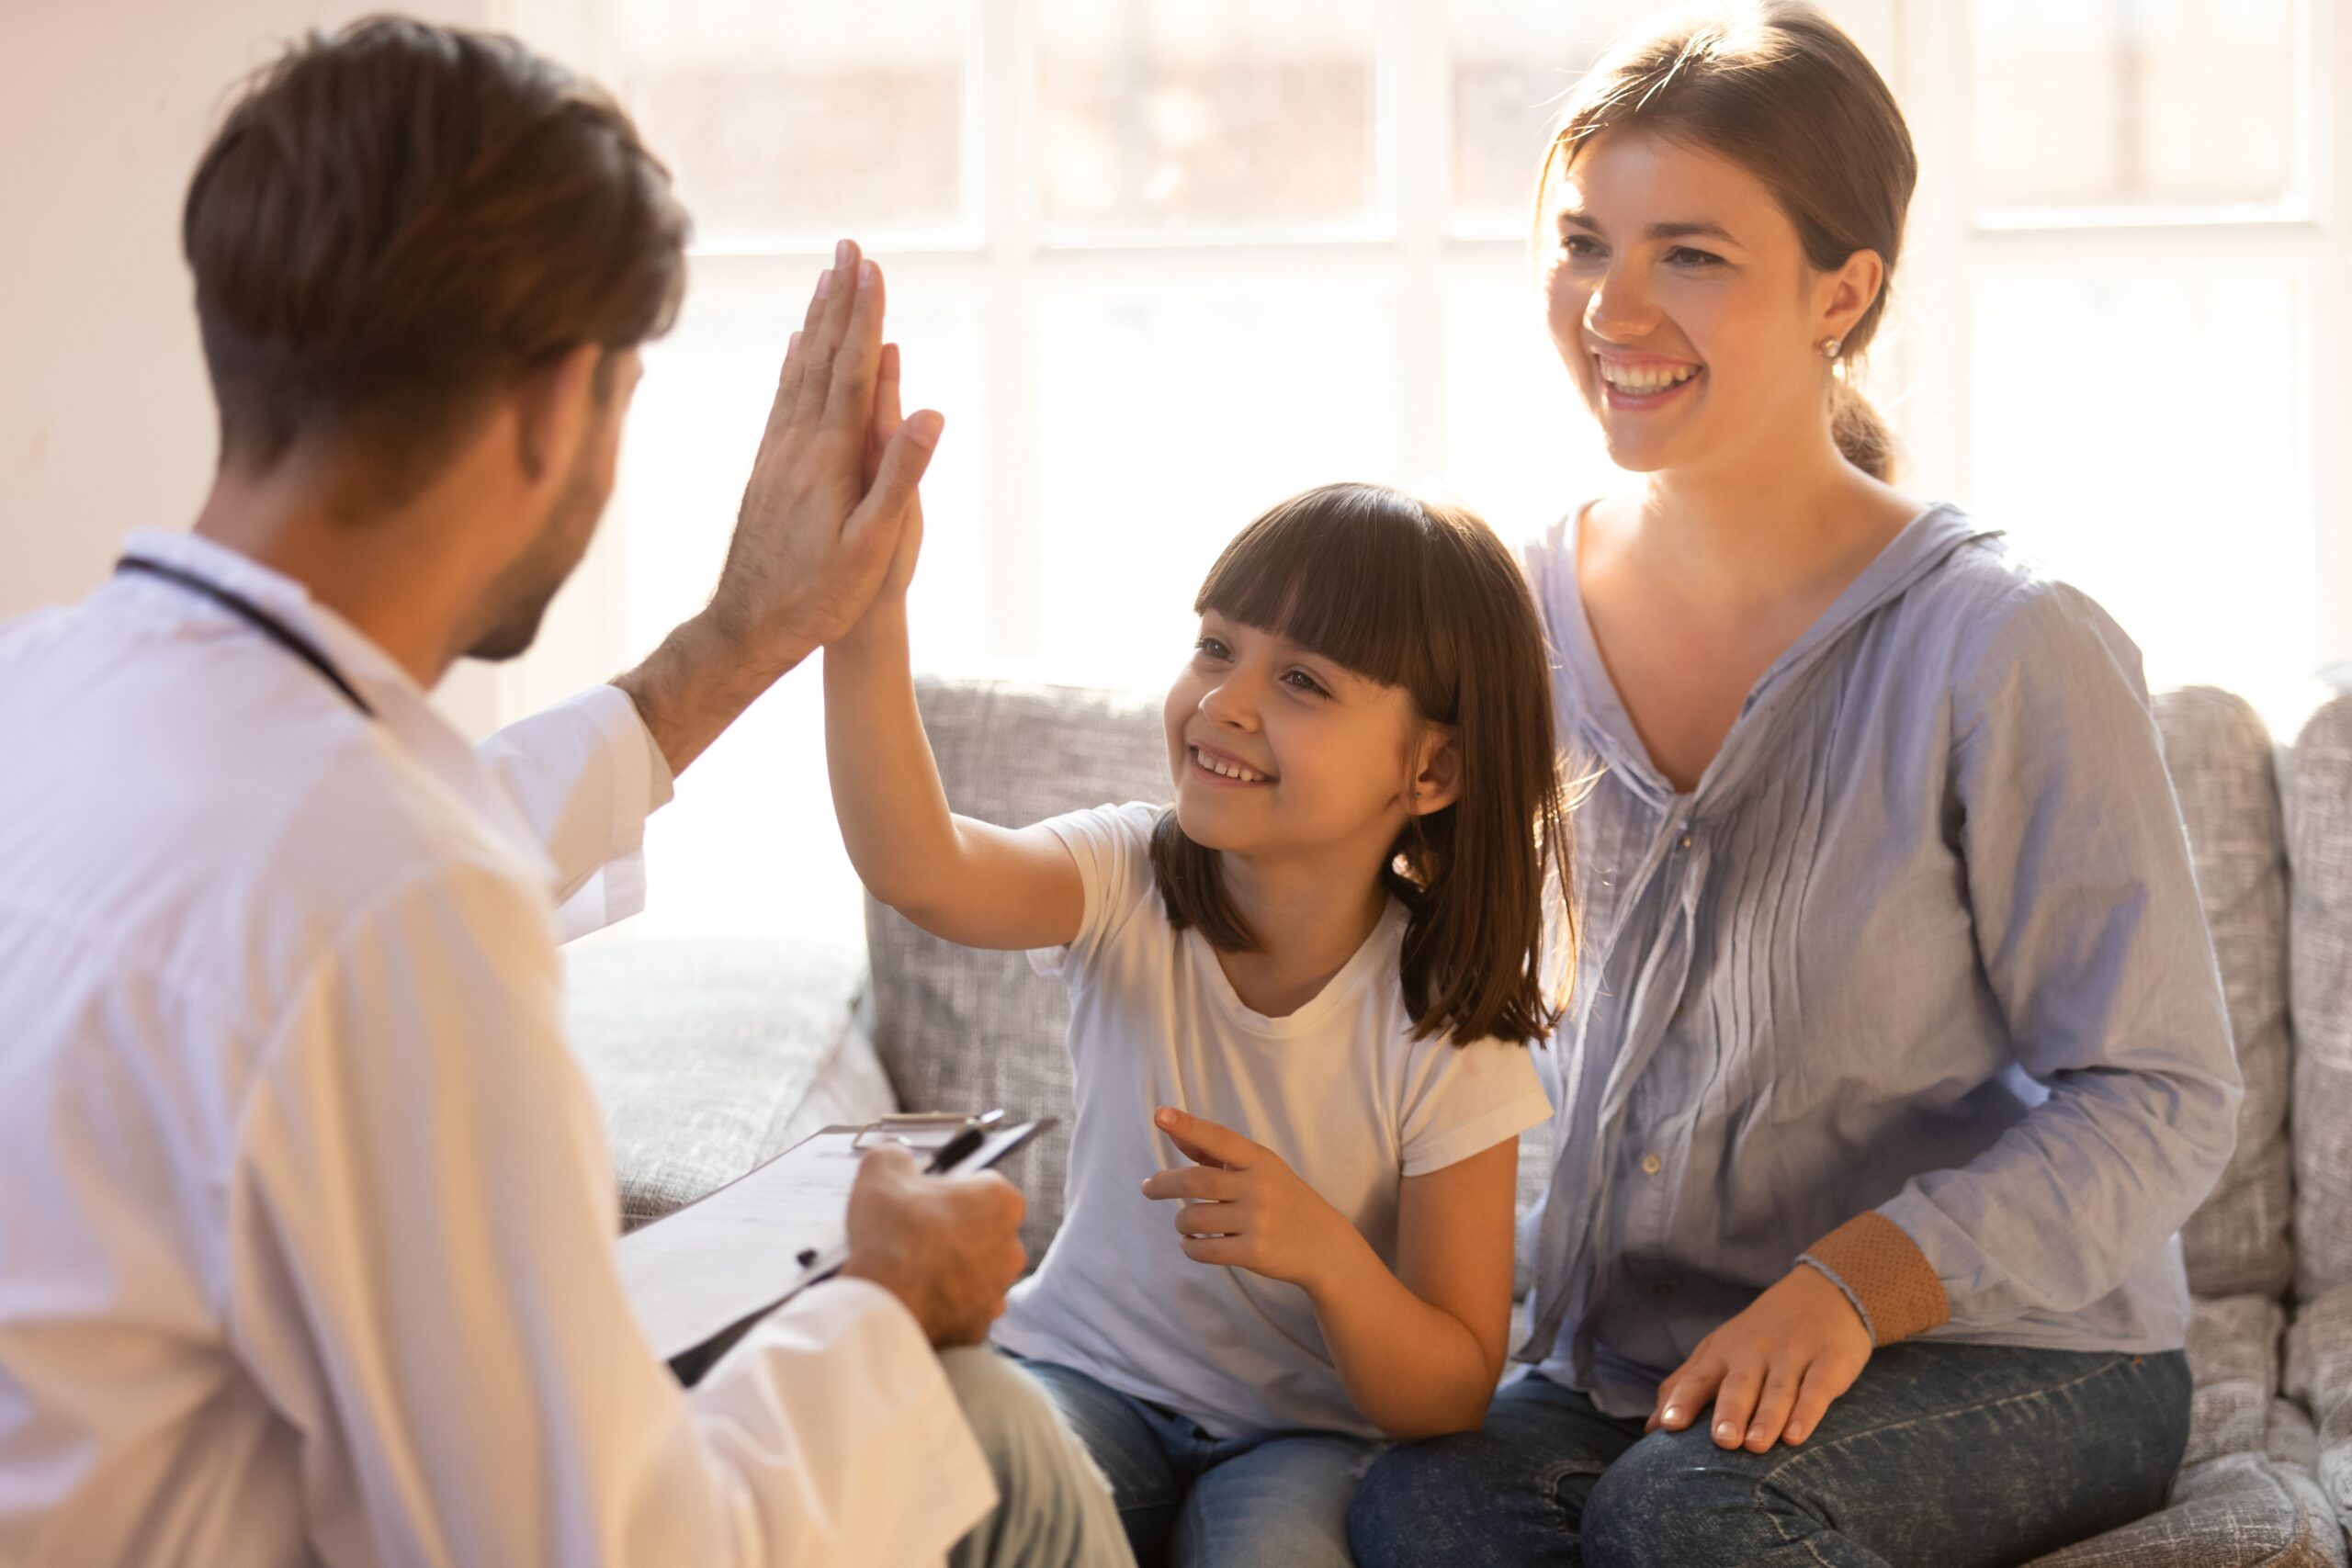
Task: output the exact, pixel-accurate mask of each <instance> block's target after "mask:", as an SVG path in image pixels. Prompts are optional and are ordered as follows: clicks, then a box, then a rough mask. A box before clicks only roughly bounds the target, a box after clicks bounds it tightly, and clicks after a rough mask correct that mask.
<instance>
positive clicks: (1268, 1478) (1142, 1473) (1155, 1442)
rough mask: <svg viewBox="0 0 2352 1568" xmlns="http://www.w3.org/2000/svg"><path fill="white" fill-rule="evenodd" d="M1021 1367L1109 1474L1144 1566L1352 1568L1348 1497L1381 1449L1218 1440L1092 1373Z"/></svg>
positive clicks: (1323, 1435)
mask: <svg viewBox="0 0 2352 1568" xmlns="http://www.w3.org/2000/svg"><path fill="white" fill-rule="evenodd" d="M1020 1364H1021V1366H1022V1368H1023V1370H1024V1371H1027V1372H1028V1373H1029V1375H1030V1376H1032V1377H1034V1378H1035V1379H1036V1380H1037V1382H1040V1383H1042V1384H1043V1385H1045V1389H1046V1393H1047V1394H1048V1395H1049V1396H1051V1398H1052V1399H1053V1402H1054V1404H1055V1405H1056V1407H1057V1408H1058V1409H1059V1410H1060V1411H1061V1414H1062V1419H1063V1420H1065V1421H1067V1422H1068V1423H1069V1426H1070V1427H1071V1429H1072V1430H1074V1431H1075V1432H1077V1434H1078V1437H1079V1440H1080V1441H1081V1442H1083V1443H1084V1444H1085V1445H1086V1447H1087V1450H1088V1451H1089V1452H1090V1453H1091V1454H1092V1455H1093V1456H1094V1462H1095V1463H1096V1464H1097V1465H1099V1466H1101V1467H1102V1470H1103V1475H1104V1477H1105V1478H1106V1479H1108V1480H1109V1482H1110V1483H1111V1495H1112V1497H1113V1499H1114V1501H1115V1502H1116V1503H1117V1505H1118V1508H1119V1518H1120V1522H1121V1523H1123V1524H1124V1525H1125V1526H1126V1531H1127V1541H1128V1543H1129V1544H1130V1545H1132V1546H1133V1547H1134V1548H1135V1553H1136V1562H1138V1563H1139V1564H1141V1565H1142V1568H1159V1565H1160V1564H1163V1563H1165V1564H1168V1565H1169V1568H1350V1563H1349V1557H1348V1499H1349V1498H1350V1497H1351V1495H1353V1494H1354V1492H1355V1489H1356V1479H1357V1477H1359V1476H1361V1475H1362V1474H1363V1472H1364V1467H1365V1466H1366V1465H1368V1464H1370V1463H1371V1462H1372V1461H1373V1460H1374V1457H1375V1456H1377V1455H1378V1454H1379V1453H1380V1452H1381V1450H1382V1449H1383V1447H1384V1446H1385V1445H1383V1444H1380V1443H1375V1442H1370V1441H1367V1440H1365V1439H1363V1438H1351V1437H1344V1436H1341V1435H1340V1434H1339V1433H1335V1432H1277V1433H1274V1434H1272V1435H1271V1436H1266V1437H1259V1438H1212V1437H1210V1436H1209V1435H1208V1434H1207V1433H1206V1432H1204V1431H1202V1430H1201V1428H1200V1427H1197V1426H1195V1425H1193V1423H1192V1422H1191V1421H1189V1420H1187V1419H1186V1418H1184V1417H1183V1416H1178V1415H1176V1414H1174V1413H1173V1412H1171V1411H1169V1410H1165V1409H1162V1408H1161V1407H1160V1406H1159V1405H1157V1404H1148V1403H1147V1402H1145V1401H1143V1400H1140V1399H1136V1398H1133V1397H1131V1396H1129V1395H1127V1394H1124V1393H1119V1392H1118V1391H1117V1390H1116V1389H1113V1388H1109V1387H1106V1386H1105V1385H1103V1383H1100V1382H1096V1381H1095V1380H1094V1379H1092V1378H1091V1377H1088V1376H1087V1375H1086V1374H1085V1373H1084V1372H1079V1371H1071V1370H1070V1369H1069V1368H1068V1367H1059V1366H1056V1365H1054V1364H1053V1363H1052V1362H1050V1361H1031V1360H1025V1359H1023V1360H1022V1361H1021V1363H1020Z"/></svg>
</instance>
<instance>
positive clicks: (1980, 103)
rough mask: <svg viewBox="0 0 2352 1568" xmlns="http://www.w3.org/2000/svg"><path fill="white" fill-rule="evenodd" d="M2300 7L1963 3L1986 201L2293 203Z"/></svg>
mask: <svg viewBox="0 0 2352 1568" xmlns="http://www.w3.org/2000/svg"><path fill="white" fill-rule="evenodd" d="M2300 5H2301V0H2073V3H2070V4H2065V5H2052V4H2050V3H2049V0H1973V4H1972V6H1971V7H1970V13H1969V15H1970V22H1971V26H1972V33H1973V40H1972V54H1973V105H1972V114H1971V117H1970V118H1972V120H1973V122H1974V128H1975V131H1974V134H1975V148H1976V196H1977V199H1978V201H1979V202H1980V203H1981V204H1983V205H1985V206H1989V207H1996V208H1997V207H2010V208H2017V207H2059V208H2069V207H2109V206H2202V205H2223V204H2240V203H2256V204H2274V203H2278V202H2282V201H2285V200H2287V199H2289V198H2290V197H2291V196H2293V195H2294V194H2295V192H2294V186H2295V178H2294V174H2295V163H2296V158H2295V152H2296V147H2295V138H2296V134H2297V132H2296V115H2297V100H2298V98H2299V97H2300V96H2301V94H2300V92H2299V90H2298V88H2299V83H2298V79H2297V78H2298V73H2297V70H2296V63H2295V55H2296V51H2295V36H2296V13H2297V11H2298V10H2299V8H2300Z"/></svg>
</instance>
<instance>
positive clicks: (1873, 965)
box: [1518, 506, 2239, 1416]
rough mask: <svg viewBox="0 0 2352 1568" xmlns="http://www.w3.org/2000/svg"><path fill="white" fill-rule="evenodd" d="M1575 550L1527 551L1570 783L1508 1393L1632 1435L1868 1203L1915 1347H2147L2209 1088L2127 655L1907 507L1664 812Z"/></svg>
mask: <svg viewBox="0 0 2352 1568" xmlns="http://www.w3.org/2000/svg"><path fill="white" fill-rule="evenodd" d="M1575 535H1576V525H1575V519H1574V518H1573V517H1571V518H1569V519H1566V520H1564V521H1563V522H1562V523H1561V524H1560V525H1557V526H1555V528H1554V529H1553V530H1552V532H1551V533H1550V535H1549V536H1546V537H1545V538H1544V539H1543V540H1542V541H1540V542H1539V543H1537V544H1536V545H1534V546H1532V547H1531V548H1530V550H1529V551H1528V568H1529V571H1530V574H1531V577H1532V581H1533V585H1534V589H1535V593H1536V598H1537V602H1538V603H1539V604H1540V605H1541V606H1542V608H1543V611H1544V618H1545V620H1546V622H1547V624H1548V626H1549V629H1550V633H1551V637H1552V640H1553V645H1554V653H1555V660H1556V676H1555V697H1556V701H1557V705H1558V712H1559V716H1560V720H1561V726H1562V735H1563V736H1564V738H1565V744H1566V746H1567V747H1568V749H1569V753H1570V765H1571V766H1572V767H1574V768H1577V769H1579V770H1580V771H1581V770H1587V769H1598V770H1599V776H1598V779H1597V781H1596V782H1594V783H1593V784H1591V786H1590V790H1589V794H1588V795H1586V797H1585V799H1584V801H1583V803H1582V805H1581V806H1580V807H1578V809H1577V812H1576V816H1575V832H1576V843H1577V864H1576V877H1577V901H1578V904H1579V906H1580V908H1581V922H1582V923H1581V935H1582V938H1583V942H1584V953H1583V958H1582V964H1581V967H1580V969H1579V971H1578V974H1577V998H1578V999H1577V1004H1576V1006H1575V1009H1574V1010H1573V1013H1572V1016H1571V1019H1570V1021H1568V1022H1567V1023H1566V1024H1564V1025H1563V1026H1562V1028H1561V1030H1560V1032H1559V1035H1558V1037H1557V1039H1556V1040H1555V1042H1554V1049H1553V1050H1551V1051H1549V1052H1546V1053H1545V1054H1544V1055H1545V1057H1546V1058H1547V1069H1548V1070H1549V1071H1550V1072H1551V1073H1552V1074H1553V1077H1554V1081H1553V1083H1552V1084H1551V1086H1550V1087H1551V1089H1552V1091H1553V1101H1554V1105H1555V1146H1556V1148H1557V1159H1556V1164H1555V1168H1554V1170H1553V1174H1552V1184H1551V1188H1550V1190H1549V1193H1548V1195H1547V1197H1546V1200H1545V1202H1544V1207H1543V1209H1542V1210H1541V1212H1540V1213H1538V1214H1536V1215H1535V1216H1534V1217H1533V1219H1532V1222H1531V1224H1532V1229H1533V1231H1534V1235H1535V1247H1536V1259H1537V1261H1536V1269H1537V1272H1536V1281H1537V1282H1536V1289H1535V1294H1534V1301H1533V1304H1532V1333H1531V1334H1530V1335H1529V1337H1527V1339H1526V1340H1525V1342H1524V1343H1523V1345H1522V1346H1521V1348H1520V1350H1519V1352H1518V1354H1519V1357H1520V1359H1522V1360H1531V1361H1538V1362H1540V1363H1541V1365H1542V1371H1544V1374H1545V1375H1546V1376H1549V1377H1552V1378H1554V1379H1555V1380H1556V1381H1558V1382H1563V1383H1566V1384H1567V1385H1568V1386H1570V1387H1572V1388H1580V1389H1583V1390H1585V1391H1587V1392H1588V1393H1590V1394H1591V1395H1592V1397H1593V1398H1594V1399H1595V1401H1596V1403H1598V1404H1600V1407H1601V1408H1602V1409H1603V1410H1606V1411H1608V1412H1610V1413H1611V1414H1613V1415H1619V1416H1637V1415H1644V1414H1646V1413H1647V1412H1648V1411H1649V1409H1650V1407H1651V1404H1652V1403H1653V1401H1654V1399H1655V1397H1656V1390H1657V1383H1658V1382H1659V1380H1660V1379H1661V1378H1662V1377H1663V1376H1664V1375H1665V1374H1666V1373H1667V1372H1668V1371H1672V1370H1673V1369H1674V1368H1675V1367H1677V1366H1678V1365H1679V1364H1680V1362H1681V1361H1682V1360H1683V1359H1684V1358H1685V1357H1687V1356H1688V1355H1689V1354H1690V1353H1691V1349H1692V1348H1694V1347H1695V1346H1696V1345H1697V1344H1698V1342H1699V1341H1700V1339H1701V1338H1702V1337H1704V1336H1705V1335H1706V1334H1707V1333H1708V1332H1709V1331H1711V1330H1712V1329H1713V1328H1715V1327H1716V1326H1717V1325H1720V1324H1722V1323H1723V1322H1724V1320H1725V1319H1726V1318H1728V1317H1730V1316H1731V1315H1733V1314H1736V1313H1737V1312H1738V1311H1739V1310H1740V1309H1742V1308H1743V1307H1745V1306H1746V1305H1747V1303H1749V1302H1750V1301H1752V1300H1753V1299H1754V1298H1755V1296H1756V1295H1757V1293H1758V1292H1760V1291H1761V1290H1763V1289H1764V1288H1765V1287H1766V1286H1768V1285H1770V1284H1771V1283H1773V1282H1774V1281H1775V1280H1779V1279H1780V1278H1781V1276H1782V1275H1784V1274H1786V1273H1787V1272H1788V1271H1789V1269H1791V1268H1792V1266H1794V1265H1795V1264H1796V1262H1797V1259H1798V1258H1799V1256H1800V1255H1801V1254H1802V1253H1804V1251H1805V1249H1806V1248H1807V1247H1810V1246H1811V1245H1812V1244H1813V1243H1814V1242H1815V1241H1816V1240H1818V1239H1819V1238H1820V1237H1822V1236H1823V1235H1826V1234H1827V1233H1828V1232H1829V1231H1831V1230H1833V1229H1835V1228H1836V1227H1837V1226H1838V1225H1839V1224H1842V1223H1844V1222H1845V1221H1847V1220H1849V1219H1851V1218H1853V1217H1854V1216H1855V1215H1856V1214H1858V1213H1861V1212H1863V1211H1865V1210H1868V1209H1873V1208H1874V1209H1876V1210H1877V1211H1878V1212H1879V1213H1882V1214H1883V1215H1885V1216H1886V1217H1887V1218H1888V1219H1890V1220H1892V1221H1893V1222H1894V1224H1897V1225H1899V1226H1901V1227H1902V1228H1903V1230H1904V1231H1905V1233H1906V1234H1908V1235H1909V1236H1910V1237H1911V1239H1912V1240H1913V1241H1915V1242H1916V1243H1917V1244H1918V1247H1919V1249H1920V1251H1921V1252H1922V1253H1924V1254H1925V1255H1926V1257H1927V1258H1928V1262H1929V1263H1930V1264H1931V1265H1932V1266H1933V1267H1934V1269H1935V1270H1936V1274H1937V1276H1938V1278H1939V1280H1941V1281H1942V1283H1943V1287H1944V1291H1945V1292H1946V1294H1947V1295H1948V1296H1949V1297H1950V1299H1951V1322H1950V1323H1949V1324H1947V1325H1944V1326H1943V1327H1941V1328H1939V1329H1936V1330H1934V1331H1933V1332H1932V1334H1931V1336H1930V1337H1934V1338H1938V1339H1947V1340H1956V1341H1966V1342H1973V1343H1989V1344H2004V1345H2025V1346H2038V1347H2045V1348H2070V1349H2115V1350H2131V1351H2144V1350H2157V1349H2169V1348H2177V1347H2179V1346H2180V1345H2181V1343H2182V1341H2183V1337H2184V1335H2185V1334H2186V1331H2187V1327H2188V1284H2187V1281H2186V1279H2185V1277H2184V1275H2183V1272H2182V1268H2181V1259H2180V1245H2179V1241H2178V1239H2177V1235H2176V1233H2177V1231H2178V1229H2179V1228H2180V1225H2181V1224H2182V1223H2183V1222H2184V1221H2185V1220H2186V1219H2187V1218H2188V1215H2189V1213H2191V1212H2192V1211H2193V1210H2194V1209H2195V1207H2196V1206H2197V1204H2198V1203H2199V1201H2202V1200H2203V1198H2204V1197H2205V1195H2206V1193H2207V1192H2208V1191H2209V1190H2211V1187H2212V1186H2213V1183H2214V1182H2215V1180H2216V1179H2218V1178H2219V1176H2220V1175H2221V1171H2222V1166H2223V1164H2224V1163H2225V1162H2226V1160H2227V1159H2228V1157H2229V1154H2230V1149H2231V1145H2232V1143H2233V1137H2234V1129H2235V1122H2236V1112H2237V1101H2238V1098H2239V1081H2238V1074H2237V1068H2236V1065H2235V1062H2234V1060H2233V1052H2232V1049H2231V1043H2230V1034H2229V1024H2228V1020H2227V1016H2226V1014H2225V1013H2224V1011H2223V1007H2222V988H2221V979H2220V975H2219V972H2218V970H2217V969H2216V967H2215V964H2214V959H2213V950H2212V943H2211V938H2210V937H2209V935H2208V933H2207V931H2206V927H2205V920H2204V915H2203V912H2202V910H2201V908H2200V907H2199V903H2198V898H2197V889H2196V886H2195V883H2194V880H2193V877H2192V874H2191V871H2190V868H2189V859H2188V841H2187V839H2186V837H2185V834H2184V832H2183V829H2182V826H2181V819H2180V809H2179V806H2178V804H2177V801H2176V800H2175V798H2174V795H2173V791H2172V784H2171V781H2170V779H2169V778H2168V776H2167V775H2166V773H2165V766H2164V761H2163V759H2162V757H2161V755H2160V754H2159V750H2158V743H2157V737H2156V729H2155V726H2154V722H2153V720H2152V719H2151V718H2150V716H2149V711H2148V700H2147V692H2146V688H2145V686H2144V684H2143V680H2142V676H2141V671H2140V656H2139V650H2138V649H2136V648H2135V647H2134V646H2133V645H2132V643H2131V639H2130V638H2129V637H2125V636H2124V635H2123V633H2122V631H2121V630H2120V628H2119V627H2118V626H2116V625H2115V623H2114V622H2112V621H2111V620H2109V618H2108V616H2107V615H2105V613H2103V612H2102V611H2101V610H2100V609H2099V607H2098V605H2097V604H2093V603H2092V602H2091V601H2090V600H2089V599H2088V598H2086V596H2085V595H2083V594H2082V593H2080V592H2076V591H2075V590H2074V589H2072V588H2070V587H2068V586H2066V585H2065V584H2064V583H2061V582H2057V581H2052V580H2050V579H2048V578H2045V577H2041V576H2038V575H2036V574H2035V573H2034V572H2033V571H2032V570H2030V569H2028V568H2027V567H2026V566H2024V565H2022V564H2021V563H2020V562H2019V561H2018V559H2017V558H2014V557H2013V556H2012V555H2011V554H2010V553H2009V552H2008V550H2007V547H2005V546H2003V545H2002V544H2001V543H2000V542H1999V536H1997V535H1996V534H1995V533H1993V532H1990V531H1988V530H1986V529H1984V528H1980V527H1978V526H1976V525H1974V524H1973V523H1972V522H1971V521H1970V520H1969V518H1968V517H1967V516H1966V515H1965V514H1964V513H1962V512H1960V511H1959V510H1958V509H1956V508H1953V507H1949V506H1939V507H1934V508H1931V509H1929V510H1928V511H1927V512H1924V513H1921V514H1920V515H1918V516H1917V517H1916V518H1914V519H1913V520H1912V521H1911V522H1910V524H1909V525H1907V526H1906V527H1905V529H1904V531H1903V532H1902V533H1901V534H1900V535H1899V536H1897V537H1896V538H1895V540H1894V543H1892V544H1891V545H1889V546H1888V547H1886V549H1885V550H1884V551H1883V553H1882V554H1881V555H1880V557H1879V558H1877V560H1875V561H1874V562H1873V563H1872V564H1871V566H1870V567H1869V568H1868V569H1867V570H1865V571H1863V573H1862V574H1861V576H1860V578H1858V579H1857V580H1856V581H1854V582H1853V583H1852V584H1851V585H1850V586H1849V588H1848V589H1847V590H1846V592H1844V593H1843V594H1842V595H1841V596H1840V597H1839V598H1838V601H1837V603H1835V604H1832V605H1831V606H1830V608H1829V609H1828V610H1827V612H1826V613H1825V614H1824V615H1822V617H1821V619H1820V620H1819V621H1818V622H1816V623H1815V625H1814V626H1813V627H1812V628H1811V629H1810V630H1809V631H1807V632H1806V633H1805V635H1804V637H1801V638H1800V639H1799V640H1798V641H1797V643H1796V644H1795V646H1793V647H1792V648H1791V649H1789V650H1788V651H1787V652H1786V653H1785V654H1783V655H1782V656H1781V659H1780V660H1778V661H1777V662H1776V663H1774V664H1773V665H1772V667H1771V668H1770V670H1768V671H1766V672H1765V674H1764V676H1763V678H1762V679H1761V680H1759V681H1758V682H1757V683H1756V686H1755V688H1754V690H1753V691H1751V692H1750V693H1749V694H1748V697H1747V702H1746V704H1745V705H1743V706H1742V708H1741V710H1740V714H1739V717H1738V719H1737V721H1736V723H1735V724H1734V725H1733V727H1732V729H1731V732H1730V734H1729V736H1728V737H1727V738H1726V739H1725V740H1724V744H1723V748H1722V750H1721V751H1720V752H1718V753H1717V755H1716V757H1715V759H1714V761H1713V763H1711V764H1710V765H1709V766H1708V768H1707V771H1706V773H1705V774H1704V776H1703V777H1702V778H1701V780H1700V781H1699V784H1698V787H1697V788H1696V789H1694V790H1693V791H1691V793H1690V794H1688V795H1679V794H1677V793H1676V792H1675V790H1674V788H1673V787H1672V786H1671V785H1670V784H1668V783H1667V782H1666V780H1665V779H1664V778H1663V777H1662V776H1661V775H1660V774H1659V773H1658V772H1657V769H1656V768H1654V767H1653V766H1652V765H1651V764H1650V761H1649V757H1648V754H1647V751H1646V750H1645V748H1644V747H1643V745H1642V743H1641V741H1640V740H1639V739H1637V738H1636V736H1635V734H1634V728H1633V725H1632V723H1631V721H1630V720H1629V719H1628V718H1627V716H1626V714H1625V711H1624V709H1623V706H1622V705H1620V703H1619V701H1618V698H1617V694H1616V691H1615V688H1614V686H1613V685H1612V684H1611V681H1610V678H1609V675H1608V672H1607V671H1606V670H1605V669H1604V667H1603V665H1602V663H1601V660H1600V651H1599V649H1598V648H1597V647H1596V645H1595V643H1594V641H1593V637H1592V632H1591V629H1590V626H1589V623H1588V622H1587V620H1586V617H1585V613H1584V604H1583V601H1582V599H1581V597H1580V595H1579V594H1578V592H1577V586H1576V583H1577V574H1576V564H1575V560H1574V549H1575ZM1841 1283H1842V1281H1841ZM1849 1294H1850V1292H1849Z"/></svg>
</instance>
